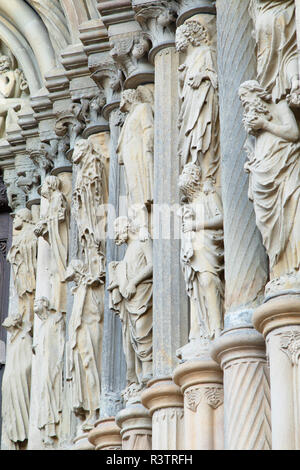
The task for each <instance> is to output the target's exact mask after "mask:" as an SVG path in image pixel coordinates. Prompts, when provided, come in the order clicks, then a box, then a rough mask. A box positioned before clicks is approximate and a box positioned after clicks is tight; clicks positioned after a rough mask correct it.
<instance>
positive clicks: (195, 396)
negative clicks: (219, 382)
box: [185, 386, 224, 413]
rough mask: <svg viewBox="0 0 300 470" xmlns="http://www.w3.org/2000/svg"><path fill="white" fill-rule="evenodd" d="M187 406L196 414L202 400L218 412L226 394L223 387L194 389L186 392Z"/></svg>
mask: <svg viewBox="0 0 300 470" xmlns="http://www.w3.org/2000/svg"><path fill="white" fill-rule="evenodd" d="M185 399H186V406H187V408H188V409H189V410H191V411H193V412H194V413H195V412H196V411H197V408H198V406H199V405H200V403H201V401H202V400H205V401H206V403H207V404H208V405H209V406H210V407H211V408H213V409H214V410H216V409H217V408H219V406H221V405H222V404H223V402H224V392H223V388H222V387H216V386H214V387H203V388H200V387H192V388H190V389H189V390H187V391H186V392H185Z"/></svg>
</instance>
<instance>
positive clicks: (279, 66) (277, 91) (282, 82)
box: [250, 0, 300, 103]
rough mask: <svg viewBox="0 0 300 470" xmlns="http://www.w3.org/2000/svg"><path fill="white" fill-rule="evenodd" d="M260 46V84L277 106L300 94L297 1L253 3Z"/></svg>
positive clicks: (263, 0)
mask: <svg viewBox="0 0 300 470" xmlns="http://www.w3.org/2000/svg"><path fill="white" fill-rule="evenodd" d="M250 14H251V16H252V18H253V22H254V27H255V38H256V45H257V81H258V82H259V83H260V85H261V86H262V87H263V88H264V89H265V90H266V92H267V93H270V94H271V95H272V101H273V102H274V103H277V102H278V101H280V100H281V99H282V98H285V97H286V96H287V94H289V93H290V92H291V93H294V92H296V91H298V92H299V89H300V82H299V62H298V53H297V33H296V19H295V1H294V0H275V1H274V0H251V2H250Z"/></svg>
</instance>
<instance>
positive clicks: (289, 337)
mask: <svg viewBox="0 0 300 470" xmlns="http://www.w3.org/2000/svg"><path fill="white" fill-rule="evenodd" d="M280 349H281V350H282V351H283V352H284V353H285V354H286V355H287V356H288V358H289V360H290V361H291V363H292V364H293V365H297V364H298V361H299V357H300V331H293V330H291V331H287V332H286V333H282V334H281V335H280Z"/></svg>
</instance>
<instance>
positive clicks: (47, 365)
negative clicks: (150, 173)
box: [34, 297, 65, 446]
mask: <svg viewBox="0 0 300 470" xmlns="http://www.w3.org/2000/svg"><path fill="white" fill-rule="evenodd" d="M34 313H35V314H36V315H37V316H38V317H39V318H40V320H42V324H41V328H40V331H39V344H38V345H37V347H38V348H39V351H38V352H39V358H40V360H41V361H42V367H41V369H40V376H39V384H40V406H39V410H38V411H39V412H38V428H39V429H40V430H42V432H43V442H44V444H45V445H46V446H47V445H50V446H53V439H55V438H57V437H58V431H57V425H58V424H59V422H60V419H61V411H62V387H63V384H62V378H63V377H62V374H63V360H64V343H65V320H64V317H63V315H62V313H61V312H58V313H56V312H55V311H51V309H50V305H49V300H48V299H47V298H45V297H42V298H40V299H36V300H35V303H34Z"/></svg>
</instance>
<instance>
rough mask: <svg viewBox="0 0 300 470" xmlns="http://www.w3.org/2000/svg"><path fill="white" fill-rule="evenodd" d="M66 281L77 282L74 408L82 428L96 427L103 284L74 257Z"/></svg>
mask: <svg viewBox="0 0 300 470" xmlns="http://www.w3.org/2000/svg"><path fill="white" fill-rule="evenodd" d="M65 280H66V281H69V282H70V281H74V283H75V287H73V288H72V293H73V295H74V303H73V310H72V315H71V318H70V321H69V326H68V329H69V334H68V337H69V352H70V357H69V358H68V362H69V364H68V376H67V378H68V379H69V380H71V387H72V408H73V411H74V412H75V414H76V415H79V416H81V417H82V418H83V419H84V420H85V421H84V423H83V425H82V430H83V431H89V430H91V429H92V428H93V427H94V424H95V421H96V420H97V419H98V418H99V409H100V392H101V390H100V373H101V352H102V330H103V313H104V285H103V284H101V283H100V281H99V280H95V278H93V277H92V276H91V274H90V272H89V271H88V268H87V266H86V265H85V264H84V263H83V262H82V261H80V260H72V261H71V263H70V265H69V266H68V269H67V271H66V279H65Z"/></svg>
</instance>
